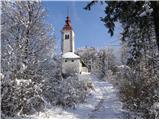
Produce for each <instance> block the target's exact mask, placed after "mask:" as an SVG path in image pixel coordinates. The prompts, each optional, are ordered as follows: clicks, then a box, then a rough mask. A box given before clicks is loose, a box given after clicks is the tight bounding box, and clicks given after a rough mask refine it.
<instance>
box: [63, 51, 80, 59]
mask: <svg viewBox="0 0 160 120" xmlns="http://www.w3.org/2000/svg"><path fill="white" fill-rule="evenodd" d="M62 58H80V57H79V56H78V55H76V54H75V53H74V52H67V53H64V54H63V55H62Z"/></svg>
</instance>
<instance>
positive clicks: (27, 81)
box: [15, 79, 31, 85]
mask: <svg viewBox="0 0 160 120" xmlns="http://www.w3.org/2000/svg"><path fill="white" fill-rule="evenodd" d="M15 81H16V83H17V85H20V84H21V83H26V84H29V83H31V79H15Z"/></svg>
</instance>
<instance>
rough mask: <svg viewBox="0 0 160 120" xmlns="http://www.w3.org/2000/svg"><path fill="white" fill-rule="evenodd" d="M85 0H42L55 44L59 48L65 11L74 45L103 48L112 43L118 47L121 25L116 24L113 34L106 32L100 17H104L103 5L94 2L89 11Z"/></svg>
mask: <svg viewBox="0 0 160 120" xmlns="http://www.w3.org/2000/svg"><path fill="white" fill-rule="evenodd" d="M87 3H88V2H85V1H81V2H80V1H76V2H75V1H43V2H42V4H43V6H44V7H45V9H46V10H47V14H48V16H47V17H46V20H47V21H48V23H50V24H52V25H53V28H54V32H55V37H56V45H57V46H58V48H60V44H61V33H60V31H61V29H62V27H63V26H64V23H65V19H66V16H67V13H68V12H67V11H68V9H69V16H70V18H71V24H72V28H73V30H74V33H75V47H76V48H81V47H85V46H87V47H95V48H103V47H107V46H110V45H112V47H113V48H118V47H119V38H120V34H119V33H120V31H121V27H120V25H119V24H117V27H116V29H115V33H114V36H113V37H111V36H110V34H108V33H107V29H106V28H105V26H104V23H103V22H101V21H100V17H104V16H105V14H104V5H101V4H100V3H99V4H96V5H95V6H93V7H92V9H91V11H86V10H84V9H83V8H84V6H85V5H86V4H87Z"/></svg>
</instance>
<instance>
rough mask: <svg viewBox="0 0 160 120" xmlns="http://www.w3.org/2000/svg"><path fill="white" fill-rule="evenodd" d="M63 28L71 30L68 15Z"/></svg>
mask: <svg viewBox="0 0 160 120" xmlns="http://www.w3.org/2000/svg"><path fill="white" fill-rule="evenodd" d="M63 30H72V27H71V21H70V18H69V16H67V17H66V21H65V25H64V27H63Z"/></svg>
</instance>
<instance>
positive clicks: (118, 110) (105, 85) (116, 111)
mask: <svg viewBox="0 0 160 120" xmlns="http://www.w3.org/2000/svg"><path fill="white" fill-rule="evenodd" d="M79 77H80V78H81V79H83V78H85V79H86V78H88V79H89V80H91V81H92V83H93V85H94V89H95V91H92V92H91V94H90V95H89V96H88V97H87V99H86V102H85V103H82V104H79V105H76V107H75V108H68V109H65V110H64V109H62V108H61V107H54V108H53V107H52V108H47V109H46V110H45V111H44V112H40V113H37V114H34V115H32V116H29V117H31V118H41V119H42V118H65V119H66V118H80V119H89V118H99V119H101V118H106V119H107V118H108V119H109V118H124V116H123V115H124V113H125V112H126V111H125V110H123V109H122V103H121V102H120V100H119V97H118V96H117V93H118V91H117V89H115V88H114V87H113V85H112V84H110V83H109V82H107V81H100V80H98V79H97V78H96V76H93V75H90V74H83V75H80V76H79Z"/></svg>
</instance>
